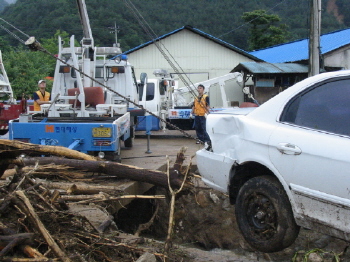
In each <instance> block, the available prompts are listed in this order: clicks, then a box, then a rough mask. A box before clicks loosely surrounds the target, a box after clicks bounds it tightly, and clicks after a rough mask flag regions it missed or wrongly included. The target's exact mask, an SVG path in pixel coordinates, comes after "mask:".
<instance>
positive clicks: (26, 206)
mask: <svg viewBox="0 0 350 262" xmlns="http://www.w3.org/2000/svg"><path fill="white" fill-rule="evenodd" d="M15 194H16V196H17V199H18V200H19V201H16V204H18V205H19V206H20V208H21V209H22V211H23V212H25V213H26V215H27V216H28V217H29V219H30V220H31V222H32V224H33V225H34V226H35V227H36V229H37V230H38V231H39V232H40V233H41V235H42V236H43V238H44V239H45V241H46V242H47V244H48V245H49V246H50V248H51V249H52V251H53V252H54V253H55V254H56V255H57V256H58V257H59V258H60V259H61V260H62V261H63V262H70V261H71V260H70V259H69V257H68V256H67V255H66V254H65V253H64V252H63V251H62V249H61V248H60V247H59V246H58V245H57V243H56V242H55V240H54V239H53V238H52V236H51V235H50V233H49V232H48V231H47V229H46V228H45V226H44V224H43V223H42V222H41V220H40V219H39V217H38V215H37V214H36V212H35V210H34V208H33V206H32V204H31V203H30V201H29V199H28V198H27V197H26V195H25V194H24V192H23V191H20V190H19V191H16V192H15Z"/></svg>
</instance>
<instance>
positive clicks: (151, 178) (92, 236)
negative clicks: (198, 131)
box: [0, 140, 190, 262]
mask: <svg viewBox="0 0 350 262" xmlns="http://www.w3.org/2000/svg"><path fill="white" fill-rule="evenodd" d="M43 154H45V155H47V154H50V155H51V156H52V155H55V156H60V157H38V156H41V155H43ZM21 155H22V157H21ZM23 155H25V156H26V157H23ZM0 159H1V160H0V176H1V179H2V180H0V260H1V261H126V262H127V261H138V259H141V257H144V256H148V257H149V256H151V257H153V258H154V261H165V259H166V258H167V257H168V256H167V255H165V254H164V252H163V249H162V248H159V245H158V247H157V248H155V249H152V250H150V249H149V248H145V247H141V246H140V244H142V243H143V242H144V241H145V240H144V239H143V238H142V237H139V236H138V235H139V233H140V231H142V229H140V230H139V231H138V234H137V235H134V236H130V235H126V234H124V233H122V232H121V231H119V230H118V228H117V227H116V225H115V223H114V217H113V216H111V215H109V214H110V211H112V212H115V211H116V210H117V209H118V208H119V207H118V206H120V205H123V203H124V202H123V201H131V200H130V199H135V198H152V199H159V198H164V196H163V195H153V196H148V195H136V194H133V195H125V187H126V186H125V185H128V184H130V183H135V182H133V181H141V182H142V183H141V184H145V185H147V184H148V185H149V183H152V184H153V185H157V186H162V187H164V188H167V187H168V182H170V184H171V185H172V186H173V187H174V188H179V187H180V186H181V184H182V180H181V176H182V173H181V172H182V170H181V169H182V161H183V160H184V155H183V152H181V153H179V154H178V157H177V160H176V162H175V165H174V168H173V169H172V170H170V171H169V172H168V174H169V175H167V174H166V173H164V172H160V171H155V170H144V169H140V168H137V167H134V166H126V165H122V164H120V163H115V162H107V161H99V160H97V159H94V158H92V157H91V156H87V155H85V154H81V153H79V152H76V151H73V150H69V149H66V148H60V147H50V146H40V145H32V144H27V143H22V142H18V141H9V140H0ZM175 167H177V169H176V170H175ZM126 178H128V180H126ZM130 179H132V180H130ZM145 182H147V183H145ZM150 186H152V185H150ZM184 187H190V183H189V182H186V183H185V184H184ZM87 210H89V211H92V212H91V213H92V215H90V216H91V219H89V216H88V215H85V214H84V215H82V214H83V213H84V211H87ZM97 217H98V218H97ZM94 218H97V219H95V220H94ZM143 226H144V228H147V225H143ZM170 233H171V232H170ZM165 253H166V252H165ZM147 261H152V260H147ZM172 261H175V260H172Z"/></svg>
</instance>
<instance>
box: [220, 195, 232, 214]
mask: <svg viewBox="0 0 350 262" xmlns="http://www.w3.org/2000/svg"><path fill="white" fill-rule="evenodd" d="M232 207H233V206H232V205H231V204H230V199H229V198H228V197H227V198H225V199H224V201H223V203H222V209H223V210H225V211H231V210H232Z"/></svg>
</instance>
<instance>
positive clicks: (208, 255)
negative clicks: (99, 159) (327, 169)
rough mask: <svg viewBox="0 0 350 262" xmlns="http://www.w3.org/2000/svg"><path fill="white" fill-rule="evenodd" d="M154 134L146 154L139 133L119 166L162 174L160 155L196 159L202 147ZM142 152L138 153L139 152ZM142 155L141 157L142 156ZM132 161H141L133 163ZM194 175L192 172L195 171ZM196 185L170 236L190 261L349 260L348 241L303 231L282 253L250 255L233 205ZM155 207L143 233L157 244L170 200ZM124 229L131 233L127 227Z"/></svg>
mask: <svg viewBox="0 0 350 262" xmlns="http://www.w3.org/2000/svg"><path fill="white" fill-rule="evenodd" d="M168 132H169V131H168ZM191 132H192V133H191ZM153 133H155V134H154V137H151V139H150V140H149V145H150V146H149V148H150V151H152V153H149V152H148V153H145V152H146V151H148V150H145V151H144V152H143V148H147V139H146V137H145V136H143V134H142V133H141V132H138V136H137V138H136V140H135V141H136V143H135V147H134V148H133V151H125V150H123V151H122V154H124V156H125V157H126V158H127V159H124V160H122V163H126V164H132V165H138V166H141V167H145V168H152V169H155V168H157V169H158V168H160V169H162V167H161V166H163V165H164V164H165V160H164V154H167V155H170V156H171V157H172V158H173V159H174V157H175V155H176V154H175V152H176V151H177V150H178V149H179V148H180V147H181V146H186V147H188V149H187V155H188V156H191V155H194V154H195V152H196V151H197V150H198V149H200V148H202V146H201V145H197V144H195V142H194V141H193V140H190V139H186V138H183V137H181V136H179V135H178V134H176V131H170V132H169V133H170V134H169V133H168V134H167V135H165V133H161V131H160V132H153ZM190 134H191V135H193V136H194V132H193V131H190ZM141 148H142V150H139V149H141ZM142 152H143V153H144V154H143V157H142ZM129 154H130V155H129ZM137 154H138V155H137ZM133 156H137V157H139V158H133ZM158 156H159V157H158ZM192 161H193V165H194V166H196V159H195V158H194V159H193V160H192ZM163 168H164V167H163ZM193 171H194V172H195V173H196V172H197V170H196V168H194V169H193ZM197 174H198V173H197ZM194 182H195V184H196V187H195V189H194V190H192V191H191V192H184V193H183V194H181V195H180V196H179V197H178V199H177V202H176V212H175V217H176V223H175V234H174V241H175V243H176V244H177V245H181V246H184V247H191V249H189V250H191V252H190V253H192V254H193V256H194V258H193V259H194V260H193V261H242V262H243V261H244V262H247V261H276V262H278V261H281V262H282V261H283V262H284V261H292V260H293V259H294V260H295V261H303V260H301V259H306V260H305V261H336V258H339V259H340V260H341V261H350V254H348V252H347V248H348V245H349V243H348V242H345V241H342V240H338V239H335V238H332V237H329V236H326V235H322V234H319V233H317V232H315V231H312V230H307V229H301V231H300V234H299V237H298V238H297V240H296V242H295V243H294V244H293V245H292V246H291V247H289V248H287V249H285V250H284V251H281V252H276V253H272V254H263V253H259V252H256V251H254V250H252V249H251V248H250V247H249V245H248V244H247V243H246V242H245V240H244V239H243V237H242V236H241V234H240V232H239V230H238V228H237V224H236V221H235V217H234V215H233V214H234V206H232V205H230V204H229V200H228V198H227V196H225V195H223V194H221V193H220V192H217V191H214V190H212V189H210V188H208V187H206V185H204V184H203V183H202V182H201V181H200V180H199V179H196V180H195V181H194ZM158 190H160V189H158ZM158 193H164V192H158ZM158 202H159V204H160V206H161V208H160V210H159V211H158V215H157V219H156V220H155V222H154V225H153V226H152V227H151V228H150V230H149V231H148V232H146V235H147V234H149V235H150V236H151V237H154V238H156V239H159V240H161V239H164V238H165V232H166V227H167V218H168V210H169V209H168V201H162V200H161V201H158ZM151 208H154V206H151ZM131 227H132V226H131ZM126 230H127V231H129V232H130V233H132V229H131V228H130V224H129V226H127V228H126ZM204 250H206V251H204ZM320 257H323V259H320ZM307 258H308V260H307ZM180 261H181V260H180Z"/></svg>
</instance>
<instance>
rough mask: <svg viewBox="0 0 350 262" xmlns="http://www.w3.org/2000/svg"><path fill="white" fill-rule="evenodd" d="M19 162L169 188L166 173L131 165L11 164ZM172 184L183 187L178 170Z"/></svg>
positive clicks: (50, 160) (30, 162)
mask: <svg viewBox="0 0 350 262" xmlns="http://www.w3.org/2000/svg"><path fill="white" fill-rule="evenodd" d="M18 161H21V162H22V163H24V164H25V165H34V164H35V163H36V162H38V163H39V165H47V164H52V163H55V164H57V165H67V166H70V167H74V168H76V169H81V170H88V171H90V172H101V173H105V174H108V175H109V176H113V177H117V178H127V179H130V180H134V181H139V182H146V183H150V184H153V185H156V186H161V187H165V188H168V178H167V175H166V173H164V172H161V171H157V170H150V169H143V168H139V167H136V166H131V165H124V164H120V163H116V162H109V161H89V160H77V159H66V158H58V157H33V158H23V159H21V160H18V159H16V160H11V161H10V162H11V163H13V164H16V163H17V162H18ZM180 162H181V161H180ZM178 164H179V163H178ZM180 165H181V164H179V166H180ZM170 184H171V186H172V187H174V188H177V187H180V186H181V184H182V175H181V172H179V171H178V170H171V171H170ZM186 186H187V187H188V185H185V187H186Z"/></svg>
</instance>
